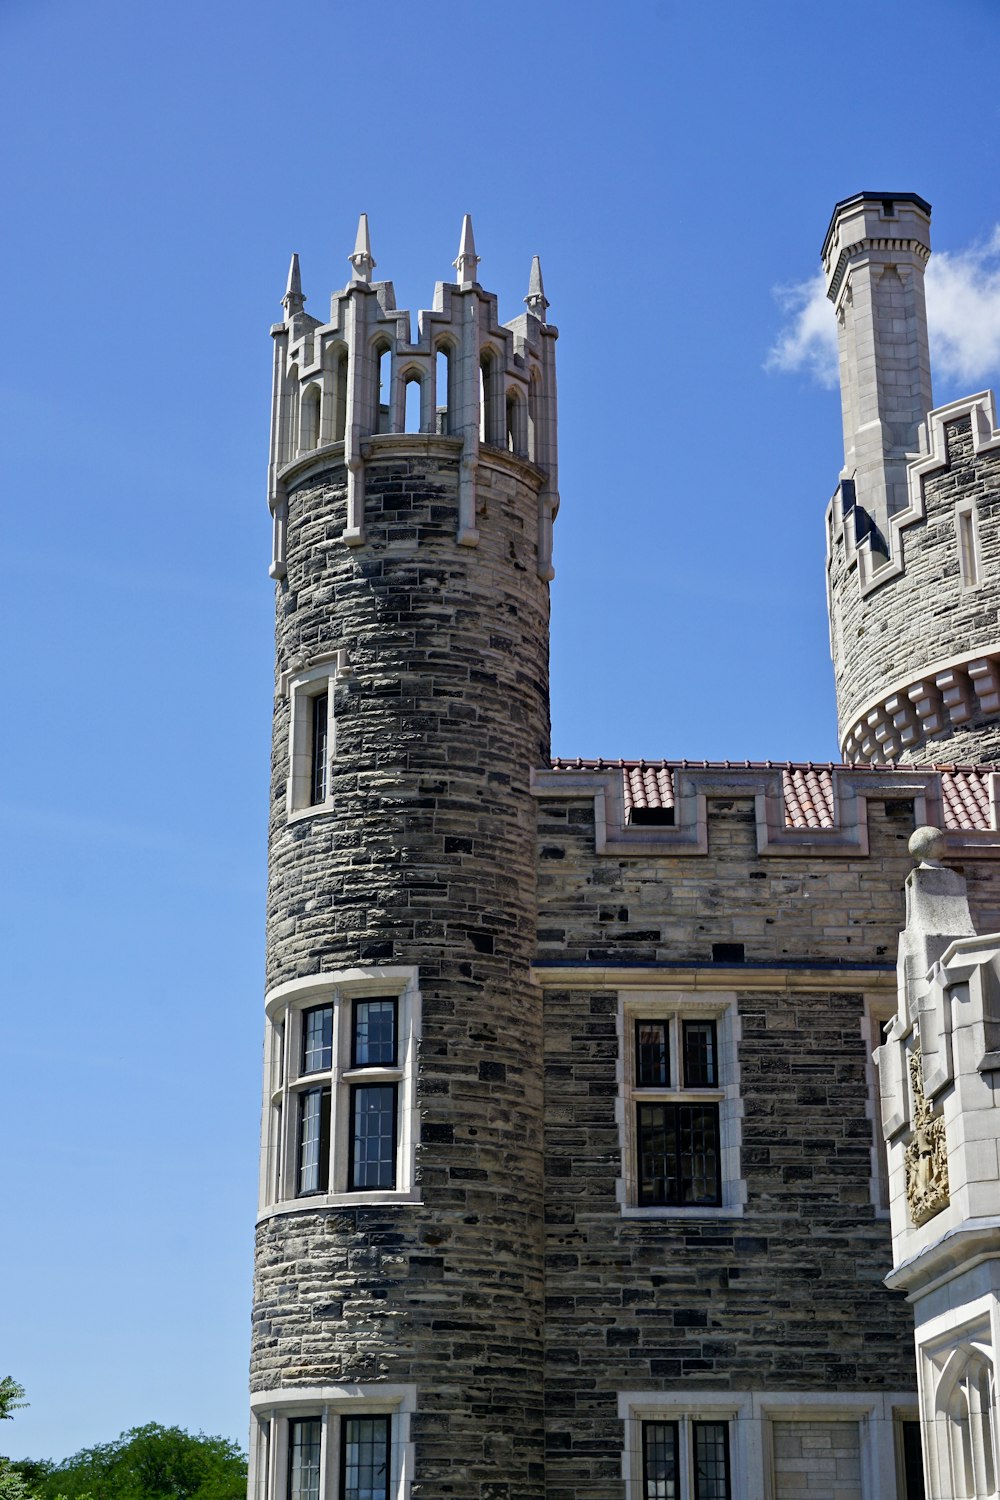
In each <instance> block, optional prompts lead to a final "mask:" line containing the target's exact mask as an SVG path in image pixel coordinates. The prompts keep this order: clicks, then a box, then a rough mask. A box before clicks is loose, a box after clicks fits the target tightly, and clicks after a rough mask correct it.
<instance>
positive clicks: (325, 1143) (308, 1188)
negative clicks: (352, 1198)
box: [298, 1088, 330, 1197]
mask: <svg viewBox="0 0 1000 1500" xmlns="http://www.w3.org/2000/svg"><path fill="white" fill-rule="evenodd" d="M298 1154H299V1181H298V1192H299V1196H300V1197H301V1196H302V1195H303V1194H305V1193H325V1192H326V1190H327V1187H328V1185H329V1182H330V1090H329V1089H328V1088H319V1089H306V1090H305V1091H304V1092H303V1093H301V1094H300V1095H299V1153H298Z"/></svg>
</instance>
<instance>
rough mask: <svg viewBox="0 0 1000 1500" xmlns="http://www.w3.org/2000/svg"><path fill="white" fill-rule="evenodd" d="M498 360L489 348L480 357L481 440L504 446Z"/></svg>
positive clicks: (497, 446) (496, 445) (495, 446)
mask: <svg viewBox="0 0 1000 1500" xmlns="http://www.w3.org/2000/svg"><path fill="white" fill-rule="evenodd" d="M497 378H498V377H497V360H496V355H495V354H493V352H492V351H491V350H489V349H484V350H483V352H482V354H481V355H480V358H479V441H480V442H481V443H490V444H491V445H492V446H493V447H494V448H500V447H502V446H503V444H502V442H501V436H500V433H499V432H498V431H497V425H498V424H497V418H496V405H497Z"/></svg>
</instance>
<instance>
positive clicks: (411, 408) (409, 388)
mask: <svg viewBox="0 0 1000 1500" xmlns="http://www.w3.org/2000/svg"><path fill="white" fill-rule="evenodd" d="M405 381H406V384H405V386H404V392H403V431H404V432H422V431H423V423H422V420H421V418H422V415H423V414H422V411H421V407H422V405H423V396H424V384H423V381H422V380H421V379H420V376H419V375H414V374H412V373H411V374H409V375H407V376H406V377H405Z"/></svg>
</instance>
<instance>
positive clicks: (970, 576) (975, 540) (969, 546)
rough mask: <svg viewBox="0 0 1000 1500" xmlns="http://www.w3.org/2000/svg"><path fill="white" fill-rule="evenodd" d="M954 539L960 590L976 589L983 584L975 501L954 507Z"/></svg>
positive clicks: (962, 502)
mask: <svg viewBox="0 0 1000 1500" xmlns="http://www.w3.org/2000/svg"><path fill="white" fill-rule="evenodd" d="M955 538H956V541H957V544H958V564H959V580H960V585H961V588H962V590H963V591H967V590H969V589H977V588H979V587H980V586H981V585H982V582H983V558H982V551H981V549H980V545H979V507H978V506H977V505H976V502H975V500H962V501H960V502H959V503H958V505H956V507H955Z"/></svg>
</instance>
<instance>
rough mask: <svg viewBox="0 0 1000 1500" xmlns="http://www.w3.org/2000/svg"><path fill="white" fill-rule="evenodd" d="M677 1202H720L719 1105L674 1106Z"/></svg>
mask: <svg viewBox="0 0 1000 1500" xmlns="http://www.w3.org/2000/svg"><path fill="white" fill-rule="evenodd" d="M677 1137H678V1142H679V1155H680V1202H681V1203H721V1202H722V1193H721V1186H722V1181H721V1175H720V1166H721V1163H720V1160H719V1106H718V1105H717V1104H678V1105H677Z"/></svg>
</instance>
